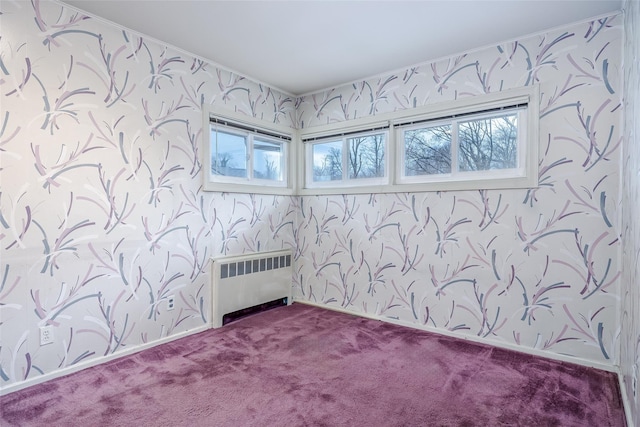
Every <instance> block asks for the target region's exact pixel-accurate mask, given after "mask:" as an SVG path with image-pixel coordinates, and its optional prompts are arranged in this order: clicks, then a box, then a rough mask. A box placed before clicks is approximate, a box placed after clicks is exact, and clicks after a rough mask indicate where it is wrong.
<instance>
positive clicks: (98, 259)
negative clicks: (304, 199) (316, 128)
mask: <svg viewBox="0 0 640 427" xmlns="http://www.w3.org/2000/svg"><path fill="white" fill-rule="evenodd" d="M1 19H2V36H1V37H2V39H1V40H0V42H1V44H2V55H1V61H2V62H1V63H0V94H1V100H0V103H1V114H0V161H1V170H0V180H1V193H0V208H1V211H0V212H1V214H0V247H1V252H0V255H1V256H0V257H1V260H0V310H1V312H0V316H1V318H2V323H1V326H0V327H1V328H2V330H1V333H0V339H1V340H2V343H1V344H0V367H1V370H0V384H2V385H3V386H4V385H9V384H11V383H16V382H20V381H23V380H27V379H31V378H34V377H38V376H39V375H41V374H43V373H50V372H53V371H56V370H58V369H61V368H65V367H68V366H71V365H74V364H77V363H79V362H82V361H86V360H89V359H91V358H97V357H100V356H104V355H109V354H111V353H115V352H118V351H121V350H126V349H129V348H132V347H136V346H138V345H140V344H143V343H147V342H152V341H154V340H158V339H160V338H162V337H166V336H169V335H173V334H177V333H180V332H183V331H187V330H190V329H193V328H196V327H200V326H203V325H205V324H207V322H209V320H210V319H209V315H210V304H211V300H210V295H209V283H210V279H209V272H208V269H207V268H208V266H207V261H208V259H209V257H211V256H213V255H220V254H238V253H243V252H245V251H247V252H248V251H255V250H273V249H281V248H290V247H292V246H293V245H294V241H293V233H292V231H293V227H292V225H293V222H294V219H295V212H296V199H293V198H291V197H281V196H278V197H274V196H259V195H256V196H253V195H251V196H250V195H230V194H220V193H216V194H214V193H205V192H203V191H202V190H201V180H202V176H201V169H202V149H201V144H202V132H203V129H202V113H201V107H200V105H201V104H202V103H206V104H213V105H214V106H216V107H217V108H228V109H230V110H236V111H239V112H242V113H245V114H247V115H251V116H254V117H258V118H262V119H264V120H267V121H269V122H278V123H282V124H284V125H291V124H292V121H291V117H292V116H293V111H294V107H295V99H293V98H291V97H288V96H285V95H283V94H281V93H278V92H276V91H273V90H271V89H269V88H266V87H264V86H260V85H258V84H256V83H254V82H251V81H248V80H247V79H244V78H242V77H240V76H237V75H234V74H232V73H229V72H227V71H225V70H223V69H220V68H216V67H215V66H213V65H211V64H208V63H206V62H203V61H201V60H198V59H194V58H193V57H190V56H187V55H185V54H183V53H181V52H177V51H174V50H172V49H167V48H165V47H163V46H161V45H159V44H158V43H156V42H153V41H148V40H145V39H143V38H140V37H138V36H136V35H134V34H131V33H128V32H126V31H121V30H120V29H118V28H115V27H114V26H111V25H107V24H104V23H103V22H101V21H99V20H95V19H89V18H87V17H85V16H83V15H81V14H78V13H76V12H74V11H73V10H72V9H70V8H65V7H61V6H60V5H59V4H57V3H54V2H50V1H41V2H38V1H35V2H33V4H32V2H26V1H20V2H2V17H1ZM169 295H175V296H176V308H175V310H173V311H167V310H166V298H167V296H169ZM46 324H49V325H53V326H54V335H55V343H53V344H49V345H46V346H43V347H40V345H39V330H38V328H39V326H41V325H46Z"/></svg>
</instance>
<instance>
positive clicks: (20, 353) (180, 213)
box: [0, 1, 623, 387]
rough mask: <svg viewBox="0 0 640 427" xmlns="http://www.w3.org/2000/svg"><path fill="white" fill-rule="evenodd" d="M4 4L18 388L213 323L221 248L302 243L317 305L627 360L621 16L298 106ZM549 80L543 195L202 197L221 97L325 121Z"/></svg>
mask: <svg viewBox="0 0 640 427" xmlns="http://www.w3.org/2000/svg"><path fill="white" fill-rule="evenodd" d="M0 7H1V9H0V11H1V13H2V15H0V19H1V20H2V22H1V24H2V36H1V38H0V44H1V46H2V55H1V56H0V59H1V62H0V96H1V101H0V102H1V104H0V123H1V125H0V186H1V187H0V188H1V193H0V258H1V259H0V310H1V311H0V315H1V317H2V323H1V325H0V327H1V328H2V333H1V334H0V340H2V343H1V345H0V384H2V386H3V387H7V386H11V385H15V384H18V383H20V382H24V381H29V380H32V379H34V378H35V379H37V377H39V376H41V375H43V374H50V373H55V372H56V371H58V370H60V369H63V368H65V367H69V366H73V365H75V364H78V363H82V362H87V361H91V360H92V359H97V358H100V357H101V356H105V355H109V354H113V353H118V352H120V351H123V350H126V349H130V348H135V347H136V346H140V345H142V344H144V343H151V342H153V341H155V340H158V339H161V338H163V337H167V336H171V335H175V334H179V333H182V332H185V331H189V330H192V329H195V328H199V327H203V326H204V325H206V324H207V322H209V318H208V316H209V312H210V310H209V307H210V305H211V296H210V294H209V274H208V270H207V260H208V258H209V257H210V256H212V255H217V254H237V253H243V252H249V251H255V250H269V249H280V248H292V249H293V250H294V251H295V255H296V263H295V265H296V274H295V278H294V293H295V296H296V298H297V299H299V300H307V301H312V302H316V303H320V304H325V305H327V306H334V307H340V308H344V309H346V310H350V311H353V312H360V313H368V314H373V315H377V316H381V317H387V318H394V319H398V320H399V321H402V322H405V323H410V324H415V325H426V326H428V327H432V328H435V329H438V330H441V331H455V332H457V333H461V334H466V335H473V336H475V337H480V338H482V339H484V340H486V341H488V342H500V343H503V344H508V345H515V346H521V347H524V348H533V349H538V350H541V351H544V352H548V353H556V354H563V355H570V356H575V357H577V358H581V359H584V360H586V361H589V362H592V363H596V364H602V365H615V364H617V363H618V360H619V358H620V355H619V348H620V343H619V335H620V326H619V317H620V299H621V289H620V287H621V274H622V269H621V267H620V264H621V263H620V256H619V253H620V251H621V242H620V223H621V220H620V214H619V205H620V203H621V200H620V197H619V192H620V188H619V187H620V186H619V182H620V178H621V177H620V160H619V159H620V155H621V144H622V138H623V135H622V131H621V123H622V110H623V109H622V101H621V99H622V80H623V78H622V77H623V76H622V68H621V64H622V58H621V50H622V24H623V22H622V21H623V20H622V17H621V16H612V17H608V18H603V19H597V20H595V21H593V22H587V23H580V24H576V25H572V26H568V27H566V28H563V29H559V30H556V31H553V32H549V33H547V34H543V35H538V36H535V37H527V38H523V39H522V40H518V41H514V42H509V43H505V44H502V45H499V46H495V47H491V48H487V49H483V50H478V51H474V52H469V53H467V54H464V55H460V56H457V57H452V58H450V59H448V60H443V61H438V62H434V63H428V64H420V65H416V66H415V67H411V68H409V69H407V70H405V71H404V72H400V73H392V74H388V75H383V76H380V77H378V78H373V79H369V80H366V81H362V82H358V83H354V84H352V85H347V86H343V87H339V88H335V89H333V90H329V91H325V92H321V93H317V94H313V95H309V96H305V97H301V98H298V99H295V98H292V97H289V96H287V95H285V94H282V93H279V92H278V91H275V90H273V89H270V88H268V87H265V86H263V85H259V84H257V83H254V82H252V81H250V80H248V79H246V78H244V77H242V76H238V75H235V74H233V73H230V72H228V71H226V70H224V69H223V68H220V67H219V66H216V65H214V64H210V63H207V62H205V61H202V60H200V59H197V58H193V57H191V56H188V55H187V54H184V53H182V52H177V51H174V50H172V49H171V48H167V47H164V46H162V45H160V44H159V43H157V42H155V41H152V40H147V39H145V38H144V37H140V36H138V35H136V34H133V33H130V32H128V31H123V30H122V29H119V28H116V27H114V26H111V25H108V24H105V23H103V22H101V21H99V20H95V19H91V18H88V17H86V16H83V15H82V14H79V13H77V12H75V11H74V10H73V9H71V8H67V7H63V6H61V5H60V4H59V3H56V2H54V1H33V2H11V3H8V2H3V3H2V5H1V6H0ZM534 84H536V85H540V92H541V105H540V109H541V119H540V135H541V138H540V141H539V148H540V169H539V175H540V187H539V188H537V189H532V190H528V191H527V190H491V191H456V192H446V193H445V192H441V193H409V194H406V193H405V194H366V195H350V196H304V197H283V196H261V195H237V194H226V193H222V194H221V193H207V192H203V191H202V185H201V179H202V178H201V168H202V150H201V149H200V144H201V142H202V131H203V130H202V126H201V120H202V119H201V107H200V106H201V104H203V103H206V104H212V105H214V106H216V108H228V109H229V110H234V111H239V112H242V113H244V114H247V115H250V116H253V117H257V118H261V119H263V120H266V121H269V122H277V123H282V124H285V125H289V126H292V127H313V126H316V125H320V124H325V123H332V122H339V121H345V120H349V119H354V118H357V117H362V116H368V115H375V114H378V113H384V112H389V111H394V110H399V109H408V108H413V107H416V106H422V105H428V104H435V103H438V102H442V101H449V100H454V99H458V98H461V97H468V96H475V95H479V94H482V93H487V92H495V91H500V90H506V89H510V88H519V87H523V86H528V85H534ZM169 295H176V297H177V298H176V301H177V307H176V309H175V310H173V311H167V310H166V298H167V296H169ZM47 324H48V325H53V327H54V334H55V337H56V341H55V342H54V343H53V344H49V345H45V346H40V345H39V337H38V328H39V326H42V325H47Z"/></svg>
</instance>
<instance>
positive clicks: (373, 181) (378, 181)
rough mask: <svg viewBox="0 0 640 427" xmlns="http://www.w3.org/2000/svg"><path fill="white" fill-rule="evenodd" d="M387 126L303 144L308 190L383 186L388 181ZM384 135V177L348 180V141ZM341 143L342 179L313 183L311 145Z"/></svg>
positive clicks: (317, 139) (388, 136)
mask: <svg viewBox="0 0 640 427" xmlns="http://www.w3.org/2000/svg"><path fill="white" fill-rule="evenodd" d="M388 126H389V125H388V124H386V125H385V126H384V127H383V128H379V129H376V130H367V131H361V132H360V131H355V132H345V133H343V134H338V135H332V136H327V137H323V138H314V139H313V141H309V142H307V143H305V144H304V147H303V149H304V152H305V162H304V163H305V165H310V166H311V167H307V168H305V172H306V175H305V183H309V187H308V188H310V189H311V188H314V189H326V188H334V187H336V186H338V187H341V188H342V187H371V186H375V185H384V184H386V183H387V182H388V181H389V167H390V162H389V156H388V154H389V153H388V152H389V148H390V147H389V138H390V133H389V130H388ZM381 134H382V135H384V138H385V153H384V156H385V157H384V176H382V177H371V178H349V158H348V157H349V146H348V142H347V141H348V140H349V139H350V138H356V137H359V136H369V135H381ZM339 140H340V141H342V143H343V145H342V179H341V180H333V181H314V180H313V145H314V144H322V143H327V142H332V141H339Z"/></svg>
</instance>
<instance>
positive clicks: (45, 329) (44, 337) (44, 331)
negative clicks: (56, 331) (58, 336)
mask: <svg viewBox="0 0 640 427" xmlns="http://www.w3.org/2000/svg"><path fill="white" fill-rule="evenodd" d="M53 340H54V337H53V325H45V326H40V345H47V344H51V343H53Z"/></svg>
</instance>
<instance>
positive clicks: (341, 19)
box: [64, 0, 622, 95]
mask: <svg viewBox="0 0 640 427" xmlns="http://www.w3.org/2000/svg"><path fill="white" fill-rule="evenodd" d="M64 3H67V4H69V5H72V6H74V7H76V8H78V9H81V10H83V11H86V12H89V13H90V14H92V15H95V16H99V17H101V18H104V19H106V20H108V21H111V22H114V23H116V24H119V25H121V26H123V27H126V28H128V29H131V30H134V31H136V32H139V33H141V34H144V35H147V36H151V37H152V38H155V39H157V40H160V41H162V42H164V43H166V44H168V45H171V46H174V47H177V48H179V49H182V50H184V51H187V52H189V53H192V54H195V55H197V56H199V57H201V58H204V59H207V60H210V61H212V62H214V63H216V64H218V65H221V66H223V67H224V68H227V69H229V70H231V71H234V72H237V73H239V74H242V75H244V76H247V77H250V78H252V79H254V80H257V81H259V82H262V83H265V84H267V85H269V86H271V87H273V88H276V89H280V90H282V91H285V92H288V93H289V94H292V95H302V94H308V93H311V92H315V91H318V90H321V89H326V88H329V87H334V86H337V85H340V84H344V83H350V82H353V81H356V80H359V79H363V78H366V77H371V76H375V75H377V74H380V73H383V72H387V71H395V70H399V69H401V68H403V67H406V66H408V65H414V64H419V63H423V62H427V61H431V60H436V59H440V58H443V57H447V56H451V55H455V54H458V53H461V52H466V51H469V50H473V49H476V48H481V47H485V46H488V45H491V44H494V43H497V42H504V41H510V40H513V39H515V38H519V37H522V36H526V35H530V34H535V33H539V32H541V31H544V30H547V29H550V28H555V27H558V26H561V25H565V24H569V23H574V22H579V21H584V20H585V19H588V18H593V17H599V16H602V15H604V14H609V13H611V12H616V11H619V10H621V8H622V0H553V1H550V0H475V1H473V0H466V1H463V0H448V1H446V0H424V1H415V0H414V1H402V0H397V1H371V0H369V1H367V0H359V1H340V0H324V1H310V0H307V1H305V0H297V1H274V0H261V1H240V0H236V1H219V0H215V1H214V0H162V1H151V0H128V1H126V0H65V1H64Z"/></svg>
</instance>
